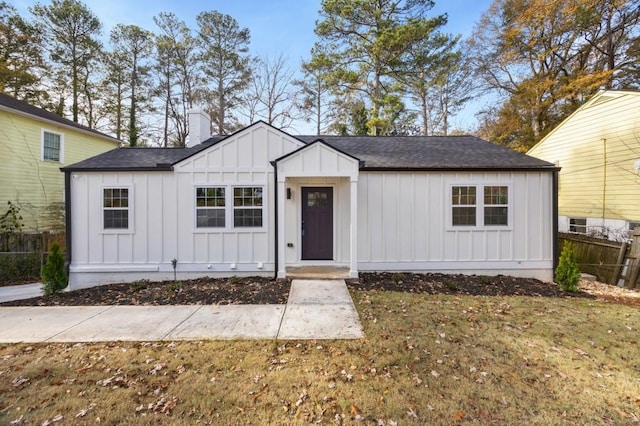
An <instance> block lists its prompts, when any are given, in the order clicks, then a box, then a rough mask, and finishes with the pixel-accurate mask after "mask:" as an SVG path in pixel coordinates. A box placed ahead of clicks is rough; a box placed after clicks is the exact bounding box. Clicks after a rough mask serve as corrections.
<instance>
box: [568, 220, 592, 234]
mask: <svg viewBox="0 0 640 426" xmlns="http://www.w3.org/2000/svg"><path fill="white" fill-rule="evenodd" d="M568 220H569V228H568V231H569V232H570V233H571V234H578V235H588V233H587V226H588V224H587V218H586V217H571V216H569V217H568ZM573 220H584V225H577V224H575V223H573V224H572V223H571V221H573ZM572 226H573V227H576V228H584V232H580V231H572V230H571V227H572Z"/></svg>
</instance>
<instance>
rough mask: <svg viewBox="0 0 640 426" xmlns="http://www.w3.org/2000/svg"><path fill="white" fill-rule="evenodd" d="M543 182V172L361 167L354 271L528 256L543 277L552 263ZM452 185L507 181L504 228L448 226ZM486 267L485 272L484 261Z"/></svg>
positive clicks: (547, 191) (547, 188)
mask: <svg viewBox="0 0 640 426" xmlns="http://www.w3.org/2000/svg"><path fill="white" fill-rule="evenodd" d="M551 182H552V180H551V174H550V173H539V172H528V173H524V172H522V173H467V172H465V173H437V172H430V173H411V172H397V173H392V172H362V173H361V175H360V178H359V185H360V186H359V192H360V197H361V200H362V201H361V205H363V204H365V203H366V209H361V210H360V213H359V219H358V220H359V222H358V223H359V236H360V239H359V243H360V249H359V259H358V261H359V263H360V264H361V267H360V270H366V269H374V270H375V269H384V268H391V269H392V270H393V269H395V270H407V269H409V270H411V268H416V267H417V265H420V268H419V269H422V270H424V269H427V270H429V269H431V268H433V269H442V268H443V265H449V268H451V269H452V270H460V271H464V270H466V269H468V265H477V264H478V263H482V262H487V264H488V265H494V266H496V265H497V266H496V268H495V270H501V268H505V267H508V268H520V266H517V265H520V264H521V263H527V262H530V261H531V260H532V259H533V260H536V261H541V262H542V264H546V265H547V269H546V272H545V271H542V272H540V274H542V275H544V276H545V277H547V278H548V276H549V273H550V272H549V271H550V269H551V265H552V261H553V259H552V249H553V242H552V235H551V234H552V226H551V223H552V219H551V200H552V193H551ZM455 183H458V184H475V185H491V184H497V183H500V184H505V185H508V186H509V187H510V188H511V192H510V194H511V203H510V210H511V212H510V226H509V228H507V229H503V228H500V229H491V228H486V229H485V228H478V229H474V230H466V229H465V230H457V229H451V227H450V226H448V224H447V223H446V220H448V219H447V218H450V215H449V214H448V212H447V211H448V209H450V208H451V205H450V194H449V191H450V185H452V184H455ZM478 196H479V197H482V196H483V194H482V193H479V194H478ZM421 206H422V209H421ZM404 209H406V210H407V211H406V212H405V211H404ZM421 212H422V214H421ZM404 242H406V243H407V244H408V246H409V247H411V248H412V249H407V247H405V246H404V245H403V244H404ZM367 243H368V244H367ZM367 245H368V246H369V249H368V250H367ZM378 245H382V246H384V247H386V252H384V254H383V255H381V254H380V253H379V252H378V251H376V247H377V246H378ZM526 256H529V257H526ZM532 256H533V257H532ZM505 262H508V263H505ZM375 265H379V267H378V268H377V267H376V266H375ZM403 265H404V266H403ZM538 267H539V266H535V267H534V266H532V268H533V269H536V268H538ZM522 268H526V267H525V266H522ZM487 270H488V271H489V270H491V271H493V270H492V269H491V267H490V266H487ZM503 273H504V271H503Z"/></svg>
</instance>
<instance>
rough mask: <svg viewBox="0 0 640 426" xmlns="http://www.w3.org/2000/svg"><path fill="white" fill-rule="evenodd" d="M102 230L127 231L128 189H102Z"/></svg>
mask: <svg viewBox="0 0 640 426" xmlns="http://www.w3.org/2000/svg"><path fill="white" fill-rule="evenodd" d="M102 210H103V218H104V223H103V224H104V229H129V189H128V188H104V189H103V204H102Z"/></svg>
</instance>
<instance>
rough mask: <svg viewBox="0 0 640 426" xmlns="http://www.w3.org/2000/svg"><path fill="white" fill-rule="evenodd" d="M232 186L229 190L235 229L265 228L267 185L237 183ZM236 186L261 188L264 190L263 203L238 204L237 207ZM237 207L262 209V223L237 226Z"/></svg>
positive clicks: (231, 224)
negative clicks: (255, 204)
mask: <svg viewBox="0 0 640 426" xmlns="http://www.w3.org/2000/svg"><path fill="white" fill-rule="evenodd" d="M230 187H231V191H229V192H230V193H231V205H230V208H231V220H232V222H231V223H230V226H231V227H232V228H233V229H240V230H257V229H264V228H265V198H266V197H265V190H266V186H265V185H257V184H246V185H243V184H235V185H230ZM236 188H260V189H261V190H262V197H261V199H262V205H261V206H258V207H255V206H238V207H236V205H235V189H236ZM236 209H251V210H260V216H261V219H262V224H261V225H260V226H236V224H235V221H236V218H235V212H236Z"/></svg>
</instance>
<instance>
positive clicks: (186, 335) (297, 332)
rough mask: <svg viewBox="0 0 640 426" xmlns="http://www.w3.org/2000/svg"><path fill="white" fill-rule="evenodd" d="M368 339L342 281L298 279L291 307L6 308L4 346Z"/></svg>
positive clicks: (1, 324) (0, 336) (0, 337)
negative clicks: (218, 340) (5, 344)
mask: <svg viewBox="0 0 640 426" xmlns="http://www.w3.org/2000/svg"><path fill="white" fill-rule="evenodd" d="M2 291H3V290H2V288H0V296H1V295H2ZM0 300H1V299H0ZM363 336H364V334H363V332H362V326H361V325H360V320H359V318H358V312H357V311H356V309H355V306H354V305H353V301H352V300H351V296H350V295H349V292H348V290H347V286H346V284H345V282H344V280H331V281H324V280H293V282H292V284H291V291H290V294H289V299H288V302H287V304H286V305H178V306H64V307H62V306H61V307H2V308H0V343H17V342H104V341H116V340H121V341H156V340H203V339H281V340H289V339H358V338H361V337H363Z"/></svg>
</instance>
